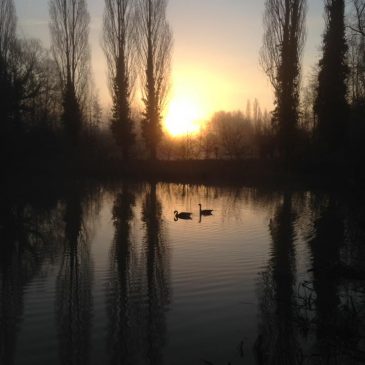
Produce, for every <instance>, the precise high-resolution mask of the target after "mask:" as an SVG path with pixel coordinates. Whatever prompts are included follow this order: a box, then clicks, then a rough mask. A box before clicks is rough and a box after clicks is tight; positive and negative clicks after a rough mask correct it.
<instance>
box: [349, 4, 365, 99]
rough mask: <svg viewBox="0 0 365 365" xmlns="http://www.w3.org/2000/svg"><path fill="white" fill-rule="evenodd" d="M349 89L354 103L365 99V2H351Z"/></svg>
mask: <svg viewBox="0 0 365 365" xmlns="http://www.w3.org/2000/svg"><path fill="white" fill-rule="evenodd" d="M348 28H349V29H350V34H349V35H348V38H349V39H348V44H349V66H350V77H349V81H350V83H349V88H350V92H351V94H350V95H351V99H352V100H351V101H352V103H356V102H359V101H360V100H364V99H365V0H351V16H350V20H349V24H348Z"/></svg>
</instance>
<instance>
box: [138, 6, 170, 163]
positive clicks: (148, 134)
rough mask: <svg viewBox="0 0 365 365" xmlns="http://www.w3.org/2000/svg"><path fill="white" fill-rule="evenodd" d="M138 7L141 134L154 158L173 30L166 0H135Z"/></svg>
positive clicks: (165, 90)
mask: <svg viewBox="0 0 365 365" xmlns="http://www.w3.org/2000/svg"><path fill="white" fill-rule="evenodd" d="M137 6H138V19H139V22H138V42H137V44H138V56H139V57H138V59H139V74H140V78H141V83H142V95H143V102H144V106H145V110H144V120H143V135H144V139H145V141H146V144H147V147H148V150H149V152H150V157H151V159H156V158H157V147H158V144H159V143H160V141H161V137H162V128H161V119H162V112H163V110H164V107H165V102H166V97H167V94H168V89H169V75H170V63H171V50H172V32H171V29H170V26H169V24H168V22H167V20H166V7H167V0H137Z"/></svg>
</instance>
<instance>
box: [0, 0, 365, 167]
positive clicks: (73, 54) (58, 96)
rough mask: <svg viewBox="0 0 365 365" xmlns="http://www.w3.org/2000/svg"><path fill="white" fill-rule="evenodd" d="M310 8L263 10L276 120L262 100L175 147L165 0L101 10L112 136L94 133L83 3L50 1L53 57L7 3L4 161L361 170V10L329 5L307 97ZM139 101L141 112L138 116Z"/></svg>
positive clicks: (294, 0)
mask: <svg viewBox="0 0 365 365" xmlns="http://www.w3.org/2000/svg"><path fill="white" fill-rule="evenodd" d="M307 8H308V5H307V0H266V2H265V13H264V17H263V25H264V36H263V45H262V49H261V52H260V57H259V60H260V65H261V67H262V69H263V70H264V72H265V73H266V75H267V77H268V79H269V80H270V83H271V85H272V87H273V90H274V96H275V108H274V110H273V111H272V112H271V113H268V112H262V111H261V108H260V106H259V103H258V101H255V103H254V104H253V105H251V104H250V103H248V105H247V107H246V112H245V113H243V112H218V113H216V114H215V115H214V116H213V117H212V119H211V121H210V122H209V123H207V126H206V127H205V128H203V129H202V131H201V133H198V134H197V135H194V136H189V135H187V136H184V137H183V138H180V139H179V140H176V139H175V140H173V139H172V138H171V137H169V136H167V135H165V134H164V133H163V129H162V125H161V124H162V118H163V112H164V109H165V107H166V103H167V96H168V92H169V87H170V82H169V75H170V68H171V51H172V44H173V40H172V38H173V36H172V31H171V28H170V25H169V23H168V20H167V16H166V9H167V0H105V3H104V17H103V37H102V44H103V50H104V53H105V57H106V60H107V65H108V75H109V78H108V79H109V88H110V92H111V95H112V109H111V111H110V113H109V114H110V116H109V117H108V119H109V123H108V125H110V129H109V130H104V129H101V128H98V126H99V125H100V122H101V120H102V119H103V116H102V108H101V106H100V102H99V100H98V95H97V92H95V87H94V84H93V80H92V72H91V66H90V45H89V27H90V15H89V13H88V9H87V2H86V0H50V1H49V29H50V35H51V48H50V50H45V49H44V48H43V47H42V45H41V44H40V42H39V41H37V40H33V39H21V38H19V37H18V36H17V19H16V10H15V5H14V0H0V120H1V127H0V131H1V141H0V142H1V149H2V151H1V158H2V159H4V161H5V162H6V161H9V159H10V160H11V158H12V157H11V156H16V155H18V156H19V157H20V158H22V157H24V156H26V155H27V154H34V151H38V152H37V153H38V156H37V157H39V158H40V157H41V156H44V155H50V156H58V157H59V156H61V157H60V159H61V160H62V159H64V160H65V161H70V160H75V159H77V158H78V157H79V156H83V157H84V158H95V157H98V158H99V159H100V156H101V155H102V156H103V157H104V158H106V159H107V158H114V157H115V156H120V159H121V160H122V159H123V160H128V159H131V158H135V157H136V156H144V157H149V158H151V159H152V160H155V159H157V158H185V159H190V158H203V159H204V158H232V159H234V158H235V159H240V158H251V157H256V158H277V159H281V160H283V161H286V162H288V163H292V162H293V163H296V162H297V161H298V160H303V159H312V160H318V161H330V162H333V161H348V160H349V159H351V160H356V159H358V161H360V160H361V158H362V157H363V156H364V155H365V152H364V148H363V146H362V144H363V140H364V137H365V127H364V122H363V121H364V120H365V119H364V118H365V32H364V29H365V1H364V0H351V1H350V2H349V6H348V8H347V10H348V11H347V12H346V10H345V1H344V0H324V14H325V16H324V18H325V27H324V33H323V41H322V52H321V58H320V60H319V62H318V64H317V65H316V66H315V67H314V68H313V72H312V75H311V76H310V78H309V79H308V80H307V82H306V84H305V87H302V84H303V82H302V58H303V52H304V47H305V40H306V15H307ZM136 98H140V99H142V101H143V107H142V110H138V111H136V108H135V103H134V100H135V99H136ZM253 114H254V115H253ZM109 132H111V133H109ZM142 140H143V141H144V143H141V141H142ZM197 151H198V152H199V153H198V152H197ZM4 156H6V157H4ZM111 156H113V157H111Z"/></svg>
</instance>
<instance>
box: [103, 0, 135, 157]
mask: <svg viewBox="0 0 365 365" xmlns="http://www.w3.org/2000/svg"><path fill="white" fill-rule="evenodd" d="M135 4H136V3H135V1H133V0H105V12H104V52H105V55H106V58H107V63H108V68H109V78H110V84H111V89H112V97H113V117H112V120H111V129H112V132H113V135H114V138H115V141H116V143H117V144H118V145H119V146H120V148H121V150H122V153H123V158H124V159H128V157H129V154H130V148H131V147H132V146H133V144H134V142H135V135H134V133H133V121H132V118H131V90H132V89H133V86H134V85H133V84H134V81H135V72H134V62H133V54H134V52H133V51H134V46H135V37H134V31H135V29H134V27H135V19H136V17H135Z"/></svg>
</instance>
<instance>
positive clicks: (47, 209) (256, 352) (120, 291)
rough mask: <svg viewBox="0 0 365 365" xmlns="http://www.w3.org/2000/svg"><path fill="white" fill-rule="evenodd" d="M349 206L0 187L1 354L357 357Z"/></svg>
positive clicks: (354, 245) (214, 194) (252, 194)
mask: <svg viewBox="0 0 365 365" xmlns="http://www.w3.org/2000/svg"><path fill="white" fill-rule="evenodd" d="M199 203H201V204H202V207H203V209H205V208H206V209H213V210H214V212H213V215H211V216H200V214H199V207H198V204H199ZM363 207H364V205H363V204H362V203H361V202H360V200H359V198H358V197H356V199H352V198H351V197H349V196H344V195H343V194H339V193H336V194H335V193H333V192H316V191H290V190H270V189H266V190H262V189H255V188H244V187H240V188H238V187H234V188H229V187H225V188H223V187H207V186H194V185H176V184H162V183H159V184H155V183H144V184H142V183H138V184H137V183H121V184H119V185H114V186H97V187H95V186H84V185H81V184H73V185H72V186H71V187H70V186H68V187H62V188H59V189H58V188H53V189H52V188H49V189H45V190H43V189H41V188H40V189H38V191H35V192H31V193H30V192H26V193H25V192H24V193H20V192H17V193H9V192H4V193H2V196H1V207H0V219H1V221H0V235H1V236H0V239H1V241H0V242H1V250H2V251H1V256H0V355H1V357H0V362H1V364H6V365H12V364H26V365H29V364H37V365H39V364H132V365H139V364H141V365H142V364H156V365H163V364H166V365H187V364H214V365H218V364H222V365H223V364H224V365H226V364H228V363H230V364H232V365H234V364H284V365H285V364H294V365H295V364H360V363H363V362H364V360H365V356H364V354H365V352H364V351H365V340H364V336H365V326H364V324H365V289H364V288H365V287H364V283H365V281H364V278H365V275H364V262H365V232H364V223H365V218H364V211H363ZM175 210H177V211H179V212H181V211H187V212H192V213H193V214H192V219H191V220H180V219H179V220H176V219H174V218H175V217H174V211H175Z"/></svg>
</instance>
